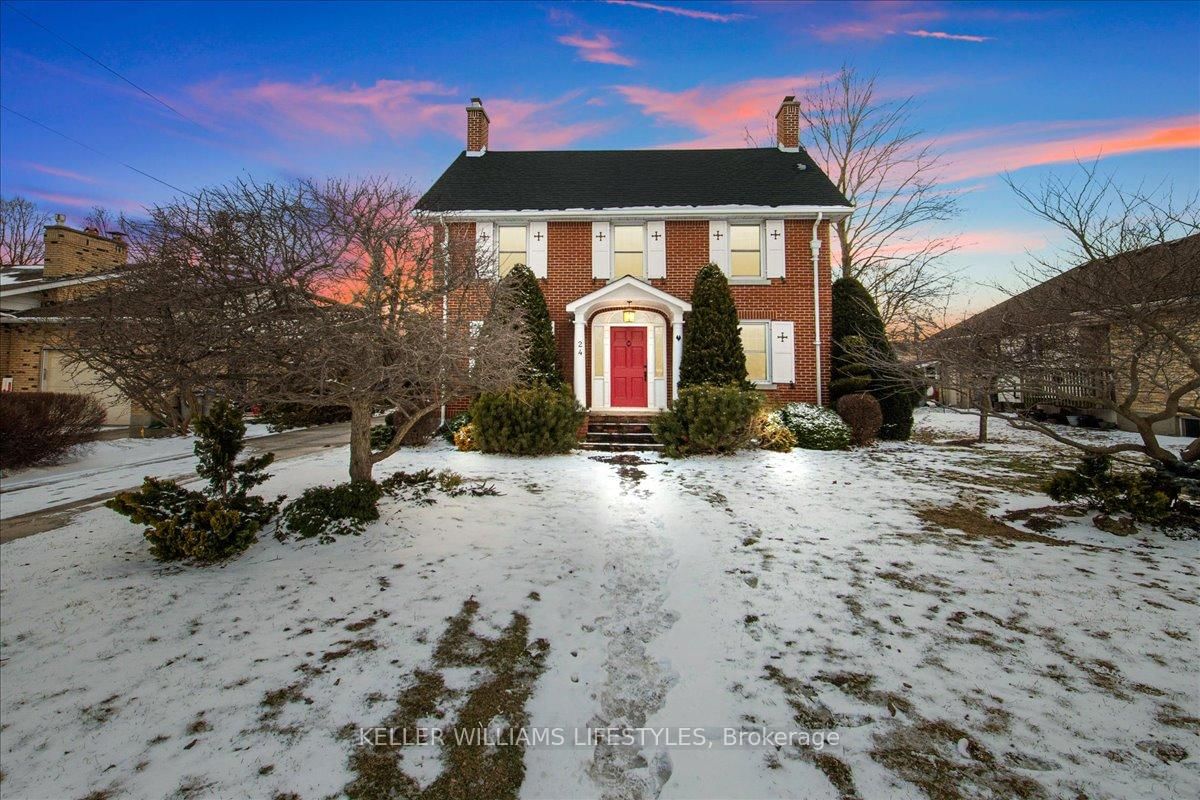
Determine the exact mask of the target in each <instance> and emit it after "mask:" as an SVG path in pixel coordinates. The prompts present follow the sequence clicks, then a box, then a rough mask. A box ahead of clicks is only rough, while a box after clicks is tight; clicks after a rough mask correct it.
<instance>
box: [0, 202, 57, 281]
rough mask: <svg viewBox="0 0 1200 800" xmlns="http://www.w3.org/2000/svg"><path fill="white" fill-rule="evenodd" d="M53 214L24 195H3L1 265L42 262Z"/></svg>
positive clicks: (0, 231)
mask: <svg viewBox="0 0 1200 800" xmlns="http://www.w3.org/2000/svg"><path fill="white" fill-rule="evenodd" d="M49 224H50V215H49V214H48V213H46V212H45V211H42V210H41V209H40V208H38V207H37V205H35V204H34V203H33V202H31V201H29V200H26V199H25V198H24V197H20V196H15V197H12V198H8V199H5V198H0V266H2V267H9V266H14V265H18V266H23V265H26V264H41V263H42V262H43V261H44V260H45V258H46V243H45V228H46V226H47V225H49Z"/></svg>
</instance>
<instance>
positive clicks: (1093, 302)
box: [932, 234, 1200, 339]
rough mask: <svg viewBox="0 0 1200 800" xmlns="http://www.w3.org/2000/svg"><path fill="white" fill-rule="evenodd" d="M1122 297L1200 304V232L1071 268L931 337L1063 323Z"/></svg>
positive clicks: (1007, 331)
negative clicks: (1193, 301) (1194, 301)
mask: <svg viewBox="0 0 1200 800" xmlns="http://www.w3.org/2000/svg"><path fill="white" fill-rule="evenodd" d="M1188 265H1191V266H1190V267H1189V266H1188ZM1117 296H1119V297H1120V298H1121V299H1122V304H1123V305H1125V306H1128V305H1129V304H1130V303H1160V302H1163V301H1168V300H1184V299H1189V298H1191V299H1195V300H1196V301H1197V302H1200V234H1193V235H1192V236H1185V237H1183V238H1181V239H1175V240H1174V241H1170V242H1166V243H1163V244H1156V245H1151V246H1150V247H1145V248H1142V249H1141V250H1133V251H1130V252H1128V253H1122V254H1121V255H1120V256H1114V257H1111V258H1103V259H1097V260H1095V261H1088V262H1086V263H1084V264H1080V265H1079V266H1077V267H1072V268H1071V269H1069V270H1066V271H1065V272H1063V273H1062V274H1060V275H1055V276H1054V277H1052V278H1050V279H1049V280H1047V281H1044V282H1042V283H1039V284H1037V285H1035V286H1032V287H1030V288H1029V289H1026V290H1025V291H1024V292H1021V293H1020V294H1016V295H1013V296H1012V297H1010V298H1008V299H1007V300H1005V301H1003V302H1001V303H997V304H996V305H994V306H992V307H991V308H988V309H985V310H983V311H981V312H979V313H978V314H976V315H974V316H972V317H968V318H966V319H964V320H963V321H962V322H959V323H958V324H957V325H953V326H951V327H949V328H947V329H946V330H944V331H941V332H940V333H938V334H937V335H935V336H934V337H932V338H933V339H951V338H955V337H960V336H971V335H980V334H982V335H992V334H1010V333H1017V332H1020V331H1021V330H1028V329H1030V328H1033V327H1040V326H1043V325H1054V324H1059V323H1063V322H1067V321H1070V320H1072V319H1073V318H1075V316H1076V315H1078V314H1087V313H1089V312H1092V313H1094V312H1098V311H1100V310H1101V309H1100V304H1102V303H1105V302H1110V301H1111V299H1112V298H1113V297H1117Z"/></svg>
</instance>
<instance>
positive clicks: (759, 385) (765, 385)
mask: <svg viewBox="0 0 1200 800" xmlns="http://www.w3.org/2000/svg"><path fill="white" fill-rule="evenodd" d="M750 382H751V383H752V384H754V388H755V389H760V390H770V389H778V388H779V387H778V386H776V385H775V384H773V383H769V382H764V381H750Z"/></svg>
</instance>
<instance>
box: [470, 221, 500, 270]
mask: <svg viewBox="0 0 1200 800" xmlns="http://www.w3.org/2000/svg"><path fill="white" fill-rule="evenodd" d="M497 247H498V244H497V242H496V224H495V223H494V222H476V223H475V257H476V258H477V259H479V274H480V275H481V276H488V277H490V276H495V275H496V274H497V273H498V271H499V267H498V264H497V255H498V253H499V251H498V250H497Z"/></svg>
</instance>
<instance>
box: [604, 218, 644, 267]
mask: <svg viewBox="0 0 1200 800" xmlns="http://www.w3.org/2000/svg"><path fill="white" fill-rule="evenodd" d="M645 231H646V229H645V227H643V226H642V225H613V229H612V236H613V280H616V279H618V278H624V277H625V276H626V275H632V276H633V277H635V278H644V277H646V233H645Z"/></svg>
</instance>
